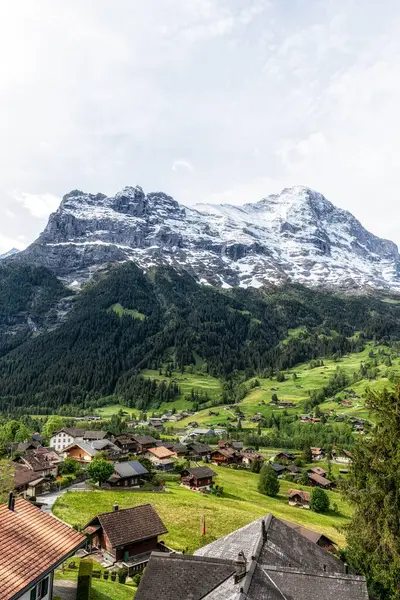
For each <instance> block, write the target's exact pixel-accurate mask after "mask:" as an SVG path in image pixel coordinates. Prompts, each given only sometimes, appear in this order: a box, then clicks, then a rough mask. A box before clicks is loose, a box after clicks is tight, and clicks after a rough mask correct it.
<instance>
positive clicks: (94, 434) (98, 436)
mask: <svg viewBox="0 0 400 600" xmlns="http://www.w3.org/2000/svg"><path fill="white" fill-rule="evenodd" d="M107 435H108V433H107V431H85V433H84V434H83V439H84V440H104V438H105V437H107Z"/></svg>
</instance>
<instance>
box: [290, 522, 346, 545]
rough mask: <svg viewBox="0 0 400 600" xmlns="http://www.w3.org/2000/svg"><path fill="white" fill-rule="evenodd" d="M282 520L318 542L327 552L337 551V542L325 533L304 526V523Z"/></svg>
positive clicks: (314, 541) (314, 542)
mask: <svg viewBox="0 0 400 600" xmlns="http://www.w3.org/2000/svg"><path fill="white" fill-rule="evenodd" d="M280 520H281V521H282V523H285V525H287V526H288V527H290V528H291V529H294V530H295V531H298V532H299V533H300V534H301V535H302V536H303V537H305V538H307V539H308V540H310V541H311V542H312V543H313V544H317V546H319V547H320V548H323V549H324V550H326V551H327V552H336V543H335V542H334V541H333V540H331V539H330V538H328V536H326V535H324V534H323V533H319V532H318V531H314V530H313V529H307V527H303V525H298V523H292V522H291V521H286V520H285V519H280Z"/></svg>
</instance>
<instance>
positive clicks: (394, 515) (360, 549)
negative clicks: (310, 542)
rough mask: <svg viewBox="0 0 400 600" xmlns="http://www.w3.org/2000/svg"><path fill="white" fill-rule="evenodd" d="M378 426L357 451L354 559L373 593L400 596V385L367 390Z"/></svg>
mask: <svg viewBox="0 0 400 600" xmlns="http://www.w3.org/2000/svg"><path fill="white" fill-rule="evenodd" d="M365 405H366V408H367V409H368V410H369V411H371V413H372V414H373V416H374V420H375V427H374V428H373V429H371V431H370V432H369V435H368V436H363V437H362V438H360V439H359V441H358V444H356V446H355V448H354V450H353V457H352V458H353V460H352V464H351V466H350V472H349V478H348V480H347V482H346V484H345V488H344V496H345V498H346V500H347V501H348V502H349V503H350V504H351V505H352V506H353V509H354V513H353V518H352V521H351V523H350V525H349V527H348V530H347V545H348V558H347V560H348V562H349V564H350V566H351V567H352V568H353V569H355V570H357V571H359V572H361V573H364V574H365V576H366V577H367V581H368V586H369V592H370V595H371V596H372V597H374V598H376V599H379V600H384V599H385V600H399V599H400V541H399V540H400V477H399V444H398V440H399V439H400V386H397V387H396V388H395V389H394V390H387V389H385V390H383V391H382V392H373V391H371V390H367V394H366V400H365Z"/></svg>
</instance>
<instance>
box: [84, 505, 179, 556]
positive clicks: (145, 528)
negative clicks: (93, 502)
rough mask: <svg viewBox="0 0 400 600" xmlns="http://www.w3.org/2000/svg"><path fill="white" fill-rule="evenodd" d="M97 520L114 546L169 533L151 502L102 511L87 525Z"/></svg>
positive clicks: (93, 523)
mask: <svg viewBox="0 0 400 600" xmlns="http://www.w3.org/2000/svg"><path fill="white" fill-rule="evenodd" d="M97 522H99V523H100V525H101V527H102V528H103V531H104V533H105V534H106V535H107V537H108V539H109V540H110V543H111V546H112V547H113V548H115V547H116V546H125V545H126V544H133V543H135V542H140V541H142V540H147V539H149V538H154V537H156V536H158V535H163V534H164V533H168V530H167V528H166V527H165V525H164V523H163V522H162V521H161V519H160V517H159V516H158V513H157V512H156V511H155V509H154V508H153V507H152V505H151V504H143V505H141V506H134V507H133V508H124V509H123V510H113V511H111V512H106V513H101V514H99V515H97V517H95V518H94V519H92V520H91V521H90V522H89V523H88V524H87V525H86V527H88V526H90V525H95V524H96V523H97ZM85 529H86V528H85Z"/></svg>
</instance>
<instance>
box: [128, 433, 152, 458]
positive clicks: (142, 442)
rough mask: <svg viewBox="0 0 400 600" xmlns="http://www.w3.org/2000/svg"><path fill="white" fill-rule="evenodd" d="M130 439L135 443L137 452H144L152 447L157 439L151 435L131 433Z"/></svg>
mask: <svg viewBox="0 0 400 600" xmlns="http://www.w3.org/2000/svg"><path fill="white" fill-rule="evenodd" d="M132 439H134V440H135V442H136V444H137V453H138V454H144V452H146V450H148V449H149V448H154V446H155V445H156V444H157V440H156V439H155V438H153V437H152V436H151V435H132Z"/></svg>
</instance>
